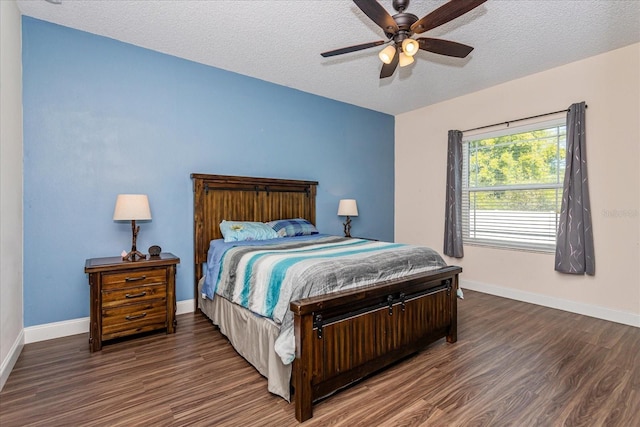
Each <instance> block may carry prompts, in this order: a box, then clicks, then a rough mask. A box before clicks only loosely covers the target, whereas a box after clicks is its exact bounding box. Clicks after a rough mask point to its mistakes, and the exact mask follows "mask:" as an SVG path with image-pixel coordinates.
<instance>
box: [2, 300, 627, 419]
mask: <svg viewBox="0 0 640 427" xmlns="http://www.w3.org/2000/svg"><path fill="white" fill-rule="evenodd" d="M465 297H466V298H465V300H463V301H460V304H459V314H458V322H459V325H458V342H457V343H455V344H448V343H446V342H445V341H444V340H440V341H438V342H436V343H434V344H432V345H431V346H429V347H428V348H427V349H425V350H424V351H422V352H420V353H418V354H417V355H414V356H411V357H408V358H407V359H405V360H403V361H401V362H399V363H396V364H394V365H392V366H390V367H389V368H388V369H386V370H384V371H382V372H380V373H378V374H376V375H375V376H372V377H371V378H366V379H363V380H361V381H360V382H358V383H356V384H354V385H352V386H351V387H348V388H346V389H344V390H341V391H340V392H338V393H336V394H334V395H332V396H329V397H327V398H325V399H323V400H321V401H320V402H317V403H316V405H315V406H314V417H313V418H312V419H311V420H309V421H307V422H306V423H304V425H305V426H349V427H351V426H360V425H361V426H371V425H384V426H387V425H388V426H434V425H435V426H536V425H537V426H544V427H548V426H561V425H562V426H611V427H628V426H639V425H640V329H638V328H634V327H631V326H625V325H620V324H616V323H612V322H606V321H603V320H600V319H593V318H589V317H585V316H580V315H576V314H572V313H567V312H563V311H560V310H553V309H549V308H545V307H540V306H536V305H531V304H526V303H522V302H518V301H513V300H508V299H504V298H498V297H494V296H491V295H486V294H481V293H478V292H472V291H465ZM297 424H298V423H297V422H296V421H295V417H294V408H293V405H292V404H289V403H287V402H286V401H284V400H283V399H281V398H279V397H277V396H274V395H272V394H270V393H269V392H268V391H267V384H266V380H265V379H264V378H263V377H261V376H260V374H258V372H257V371H256V370H255V369H254V368H253V367H252V366H251V365H249V364H248V363H247V362H246V361H245V360H244V359H243V358H242V357H240V356H239V355H238V354H237V353H236V352H235V350H233V348H232V347H231V345H230V344H229V342H228V341H227V339H226V338H225V337H224V336H223V335H222V334H220V332H219V331H218V330H217V328H215V327H214V326H213V325H211V323H210V322H209V321H208V320H207V319H206V318H204V317H203V316H202V315H200V314H197V315H194V314H186V315H181V316H178V328H177V331H176V333H175V334H171V335H167V334H164V333H155V334H149V335H145V336H142V337H138V338H135V339H129V340H122V341H118V342H114V343H109V344H105V345H104V346H103V350H102V351H100V352H96V353H90V352H89V345H88V336H87V334H81V335H76V336H72V337H64V338H59V339H55V340H50V341H45V342H38V343H33V344H28V345H26V346H25V347H24V349H23V351H22V354H21V355H20V357H19V358H18V361H17V363H16V365H15V367H14V369H13V371H12V373H11V375H10V376H9V379H8V380H7V382H6V384H5V386H4V389H3V390H2V392H1V393H0V425H2V426H3V427H5V426H6V427H13V426H25V425H29V426H47V427H48V426H70V425H73V426H98V427H101V426H137V425H144V426H149V425H153V426H212V425H216V426H237V425H242V426H278V427H280V426H295V425H297Z"/></svg>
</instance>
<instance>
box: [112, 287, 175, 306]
mask: <svg viewBox="0 0 640 427" xmlns="http://www.w3.org/2000/svg"><path fill="white" fill-rule="evenodd" d="M166 297H167V286H166V284H164V283H160V284H156V285H147V286H136V287H133V288H122V289H112V290H103V291H102V307H103V308H108V307H114V306H119V305H123V304H131V303H137V302H146V301H149V300H153V299H157V298H162V299H164V298H166Z"/></svg>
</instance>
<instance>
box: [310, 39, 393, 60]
mask: <svg viewBox="0 0 640 427" xmlns="http://www.w3.org/2000/svg"><path fill="white" fill-rule="evenodd" d="M385 43H387V42H386V41H384V40H378V41H377V42H370V43H362V44H357V45H355V46H349V47H343V48H341V49H336V50H330V51H329V52H323V53H321V54H320V55H322V56H324V57H325V58H327V57H329V56H336V55H342V54H344V53H350V52H356V51H358V50H363V49H369V48H370V47H375V46H380V45H381V44H385Z"/></svg>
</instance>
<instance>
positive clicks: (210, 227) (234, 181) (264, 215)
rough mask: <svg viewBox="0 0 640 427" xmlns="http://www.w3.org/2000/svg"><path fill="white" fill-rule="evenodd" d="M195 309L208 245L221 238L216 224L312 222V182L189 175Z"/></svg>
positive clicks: (314, 193)
mask: <svg viewBox="0 0 640 427" xmlns="http://www.w3.org/2000/svg"><path fill="white" fill-rule="evenodd" d="M191 179H192V180H193V241H194V263H195V289H196V291H195V293H194V297H195V300H196V306H197V301H198V294H197V292H198V291H197V289H198V281H199V280H200V278H201V277H202V275H203V272H202V264H203V263H205V262H206V261H207V251H208V250H209V242H211V240H213V239H220V238H222V234H221V233H220V227H219V225H220V222H222V220H223V219H224V220H227V221H261V222H266V221H271V220H274V219H288V218H304V219H307V220H309V221H310V222H311V223H313V224H315V223H316V186H317V185H318V183H317V182H316V181H299V180H291V179H278V178H255V177H244V176H226V175H207V174H200V173H193V174H191Z"/></svg>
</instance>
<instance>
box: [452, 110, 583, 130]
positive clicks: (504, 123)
mask: <svg viewBox="0 0 640 427" xmlns="http://www.w3.org/2000/svg"><path fill="white" fill-rule="evenodd" d="M587 107H588V105H586V104H585V106H584V108H587ZM566 111H569V109H568V108H565V109H564V110H558V111H554V112H552V113H544V114H538V115H536V116H529V117H523V118H522V119H515V120H509V121H508V122H501V123H494V124H492V125H486V126H480V127H477V128H472V129H467V130H463V131H462V133H465V132H471V131H473V130H480V129H486V128H491V127H494V126H500V125H507V127H509V124H510V123H515V122H521V121H524V120H529V119H537V118H538V117H544V116H551V115H553V114H558V113H564V112H566Z"/></svg>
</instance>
